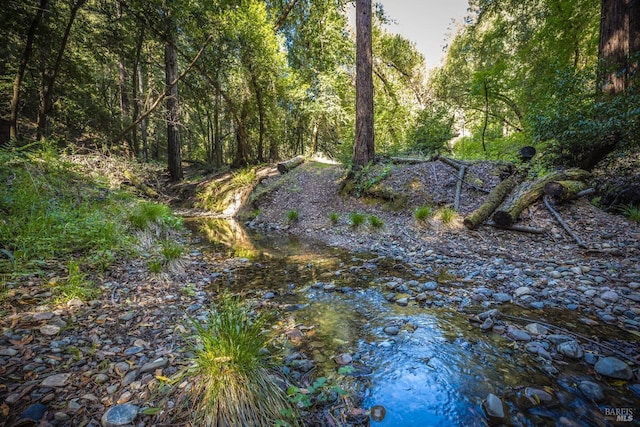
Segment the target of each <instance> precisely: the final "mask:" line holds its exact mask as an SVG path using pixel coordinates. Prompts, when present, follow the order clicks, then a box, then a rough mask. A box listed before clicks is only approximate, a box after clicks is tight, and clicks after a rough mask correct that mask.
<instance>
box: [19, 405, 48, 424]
mask: <svg viewBox="0 0 640 427" xmlns="http://www.w3.org/2000/svg"><path fill="white" fill-rule="evenodd" d="M47 409H49V408H48V407H47V406H45V405H43V404H42V403H34V404H32V405H29V407H28V408H27V409H25V410H24V412H23V413H22V414H20V419H21V420H29V421H40V420H41V419H42V417H43V416H44V414H45V413H46V412H47Z"/></svg>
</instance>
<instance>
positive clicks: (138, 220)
mask: <svg viewBox="0 0 640 427" xmlns="http://www.w3.org/2000/svg"><path fill="white" fill-rule="evenodd" d="M128 219H129V222H130V223H131V225H133V227H135V228H137V229H139V230H147V229H149V228H150V227H151V226H152V225H153V224H155V225H157V226H161V227H171V228H181V227H182V219H181V218H180V217H177V216H175V215H174V214H173V212H172V211H171V208H169V207H168V206H167V205H163V204H160V203H154V202H142V203H137V204H136V206H135V207H134V209H133V210H132V211H131V212H130V213H129V215H128Z"/></svg>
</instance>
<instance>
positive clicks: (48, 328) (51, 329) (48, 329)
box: [40, 325, 60, 336]
mask: <svg viewBox="0 0 640 427" xmlns="http://www.w3.org/2000/svg"><path fill="white" fill-rule="evenodd" d="M58 332H60V326H58V325H42V326H40V333H41V334H42V335H49V336H51V335H56V334H57V333H58Z"/></svg>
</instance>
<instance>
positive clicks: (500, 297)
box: [493, 292, 511, 302]
mask: <svg viewBox="0 0 640 427" xmlns="http://www.w3.org/2000/svg"><path fill="white" fill-rule="evenodd" d="M493 299H494V300H496V301H497V302H510V301H511V295H509V294H506V293H504V292H498V293H495V294H493Z"/></svg>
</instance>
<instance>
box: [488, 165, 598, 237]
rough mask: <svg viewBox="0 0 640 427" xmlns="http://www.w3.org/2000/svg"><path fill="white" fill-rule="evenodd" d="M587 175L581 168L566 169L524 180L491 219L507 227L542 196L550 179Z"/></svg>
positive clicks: (560, 179)
mask: <svg viewBox="0 0 640 427" xmlns="http://www.w3.org/2000/svg"><path fill="white" fill-rule="evenodd" d="M589 176H590V173H589V172H587V171H585V170H582V169H567V170H565V171H557V172H553V173H550V174H548V175H546V176H543V177H542V178H539V179H537V180H535V181H531V182H526V183H524V184H522V185H521V186H520V188H519V189H518V190H517V191H516V192H515V193H514V194H512V195H511V197H509V198H508V199H507V200H506V201H505V202H504V204H503V205H502V207H501V208H500V210H497V211H496V212H495V213H494V214H493V221H494V222H495V223H496V224H498V225H499V226H501V227H509V226H511V225H512V224H513V223H515V222H516V220H517V219H518V216H520V213H522V211H523V210H525V209H526V207H527V206H529V205H530V204H532V203H534V202H535V201H536V200H538V199H540V197H542V195H543V194H544V186H545V184H547V183H549V182H552V181H565V180H575V181H580V180H585V179H587V178H588V177H589Z"/></svg>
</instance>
